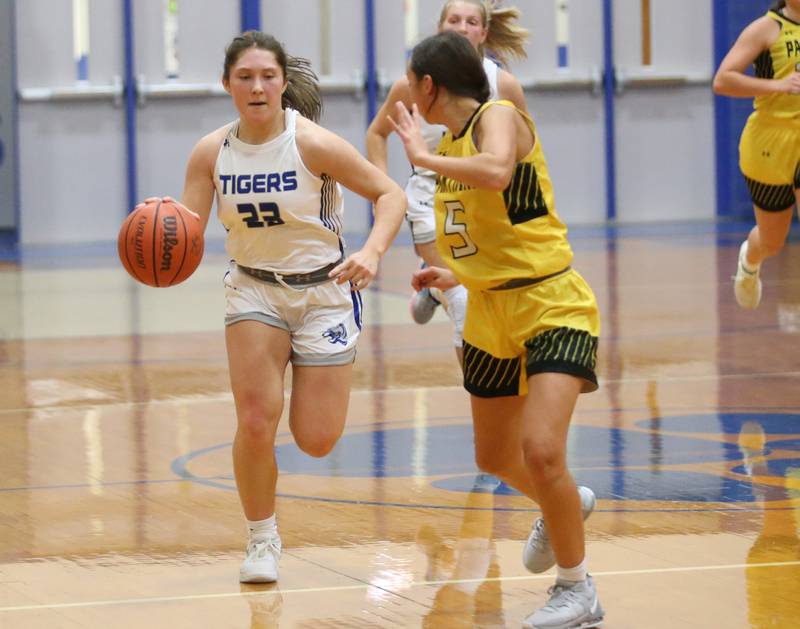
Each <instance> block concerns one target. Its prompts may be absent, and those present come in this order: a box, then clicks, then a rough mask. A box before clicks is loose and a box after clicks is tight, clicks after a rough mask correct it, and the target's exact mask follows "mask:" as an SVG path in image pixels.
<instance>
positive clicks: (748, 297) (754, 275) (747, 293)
mask: <svg viewBox="0 0 800 629" xmlns="http://www.w3.org/2000/svg"><path fill="white" fill-rule="evenodd" d="M746 251H747V241H746V240H745V241H744V242H743V243H742V246H741V247H739V260H738V262H737V263H736V275H734V277H733V292H734V294H735V295H736V302H737V303H738V304H739V305H740V306H741V307H742V308H747V309H748V310H752V309H753V308H757V307H758V304H759V303H760V302H761V278H759V276H758V273H759V269H756V270H755V271H752V272H751V271H748V270H746V269H745V268H744V261H745V256H746Z"/></svg>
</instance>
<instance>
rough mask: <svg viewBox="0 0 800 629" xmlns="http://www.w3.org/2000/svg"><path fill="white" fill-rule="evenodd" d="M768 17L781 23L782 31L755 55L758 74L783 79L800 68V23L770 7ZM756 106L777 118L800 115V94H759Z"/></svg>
mask: <svg viewBox="0 0 800 629" xmlns="http://www.w3.org/2000/svg"><path fill="white" fill-rule="evenodd" d="M767 17H769V18H771V19H773V20H775V21H776V22H777V23H778V24H779V25H780V28H781V32H780V34H779V35H778V39H776V40H775V42H774V43H773V44H772V45H771V46H770V47H769V49H768V50H765V51H764V52H762V53H761V54H760V55H759V56H758V57H757V58H756V60H755V62H754V64H753V65H754V67H755V75H756V77H757V78H759V79H784V78H786V77H787V76H789V75H790V74H792V73H793V72H795V71H800V24H798V23H797V22H793V21H792V20H790V19H789V18H787V17H786V16H784V15H783V14H781V13H779V12H777V11H768V12H767ZM753 106H754V107H755V108H756V110H757V111H759V112H763V113H765V114H769V115H771V116H775V117H777V118H800V97H799V96H797V95H796V94H767V95H764V96H756V98H755V100H754V101H753Z"/></svg>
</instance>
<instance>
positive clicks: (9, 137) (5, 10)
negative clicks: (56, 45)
mask: <svg viewBox="0 0 800 629" xmlns="http://www.w3.org/2000/svg"><path fill="white" fill-rule="evenodd" d="M12 15H13V6H12V3H11V0H0V229H12V228H14V227H15V226H16V212H17V209H16V204H17V200H16V197H17V165H16V160H15V157H16V134H15V126H16V115H15V107H14V99H15V98H16V96H15V94H14V50H13V45H14V37H13V35H14V31H13V20H12Z"/></svg>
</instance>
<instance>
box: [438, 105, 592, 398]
mask: <svg viewBox="0 0 800 629" xmlns="http://www.w3.org/2000/svg"><path fill="white" fill-rule="evenodd" d="M489 107H512V108H513V107H514V105H513V103H511V102H509V101H496V102H488V103H484V104H483V105H481V107H480V108H479V109H478V110H476V112H475V114H473V116H472V118H471V120H470V121H469V123H468V124H467V126H466V127H465V129H464V131H463V132H462V133H461V134H460V135H459V136H458V137H453V135H452V133H449V132H448V133H446V134H445V136H444V138H442V141H441V143H440V144H439V148H438V149H437V152H438V153H439V154H440V155H446V156H448V157H469V156H471V155H476V154H477V153H478V149H477V148H476V147H475V143H474V140H473V130H474V127H475V125H476V123H477V122H478V121H479V120H480V117H481V114H483V112H484V111H486V109H488V108H489ZM515 110H516V109H515ZM516 111H517V113H518V114H519V115H520V116H522V117H523V118H524V119H525V121H526V122H527V123H528V125H529V127H530V130H531V133H532V134H533V137H534V138H535V142H534V146H533V148H532V149H531V151H530V153H529V154H528V155H526V156H525V157H524V158H523V159H522V160H520V161H519V162H518V163H517V164H516V166H515V169H514V174H513V176H512V178H511V182H510V184H509V185H508V187H507V188H506V189H505V190H502V191H494V190H487V189H482V188H473V187H470V186H467V185H465V184H463V183H461V182H460V181H457V180H454V179H450V178H448V177H443V176H439V177H438V179H437V183H436V195H435V197H434V208H435V213H436V244H437V248H438V250H439V253H440V254H441V255H442V257H443V258H444V260H445V261H446V262H447V265H448V266H449V267H450V268H451V269H452V271H453V273H455V275H456V277H457V278H458V280H459V281H460V282H461V283H462V284H463V285H464V286H466V288H467V289H468V291H469V297H468V301H467V314H466V321H465V324H464V386H465V388H466V389H467V390H468V391H469V392H470V393H472V394H473V395H477V396H480V397H497V396H504V395H524V394H525V393H527V379H528V377H530V376H532V375H534V374H536V373H542V372H560V373H567V374H570V375H574V376H576V377H579V378H582V379H583V380H584V381H585V382H584V391H593V390H595V389H596V388H597V378H596V376H595V373H594V368H595V363H596V355H597V337H598V335H599V332H600V323H599V316H598V312H597V303H596V301H595V298H594V294H593V293H592V290H591V289H590V288H589V286H588V284H586V282H585V281H584V280H583V278H582V277H581V276H580V275H579V274H578V273H577V272H576V271H574V270H572V269H571V268H570V263H571V262H572V248H571V247H570V245H569V242H568V241H567V229H566V227H565V226H564V224H563V223H562V222H561V220H560V219H559V217H558V214H556V211H555V205H554V203H553V189H552V185H551V182H550V177H549V175H548V172H547V164H546V163H545V160H544V154H543V153H542V149H541V147H540V143H539V139H538V137H537V135H536V127H535V125H534V123H533V121H532V120H531V119H530V118H529V117H528V116H527V115H525V114H524V113H523V112H521V111H519V110H516Z"/></svg>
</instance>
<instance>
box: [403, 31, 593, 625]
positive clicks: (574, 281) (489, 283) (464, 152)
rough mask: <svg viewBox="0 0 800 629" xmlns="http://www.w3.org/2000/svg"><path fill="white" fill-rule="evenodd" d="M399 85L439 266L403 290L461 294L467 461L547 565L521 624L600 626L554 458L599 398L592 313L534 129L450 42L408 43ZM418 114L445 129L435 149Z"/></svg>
mask: <svg viewBox="0 0 800 629" xmlns="http://www.w3.org/2000/svg"><path fill="white" fill-rule="evenodd" d="M406 76H407V79H408V85H409V90H410V92H411V96H412V99H413V101H414V104H413V107H412V112H411V113H409V111H408V109H407V107H406V105H405V103H403V102H398V103H396V110H395V116H394V119H393V120H392V122H391V124H392V125H393V127H394V129H395V131H396V132H397V134H398V135H399V136H400V139H401V140H402V142H403V145H404V147H405V150H406V154H407V156H408V158H409V160H410V161H411V163H412V164H414V165H415V166H421V167H424V168H427V169H430V170H432V171H434V172H436V173H438V178H437V183H436V195H435V198H434V211H435V213H436V245H437V249H438V251H439V254H440V255H441V256H442V258H443V260H444V261H445V262H446V264H447V265H448V267H449V268H441V267H428V268H425V269H422V270H419V271H417V272H416V273H415V274H414V280H413V283H414V288H416V289H420V288H423V287H426V286H427V287H431V286H433V287H437V288H440V289H447V288H450V287H451V286H453V285H455V284H456V283H459V282H460V283H461V284H463V285H464V286H466V288H467V290H468V301H467V314H466V319H465V325H464V364H463V367H464V386H465V388H466V389H467V391H469V393H470V394H471V404H472V421H473V429H474V433H475V458H476V462H477V465H478V467H479V468H480V469H482V470H484V471H485V472H488V473H490V474H493V475H495V476H497V477H498V478H500V479H502V480H503V481H505V482H506V483H507V484H509V485H510V486H512V487H514V488H515V489H516V490H518V491H519V492H521V493H523V494H524V495H526V496H528V497H529V498H531V499H532V500H535V501H536V502H538V503H539V506H540V507H541V509H542V513H543V518H544V519H543V522H542V526H541V527H534V530H533V531H532V532H531V537H530V538H529V540H528V544H526V550H527V549H528V548H530V553H529V555H528V556H527V557H526V556H525V553H524V554H523V557H524V559H525V560H526V561H525V563H526V565H527V566H528V567H529V569H530V568H531V566H534V567H535V568H537V569H542V568H543V569H547V568H549V567H550V566H551V565H552V563H553V562H555V563H557V566H558V568H557V570H558V572H557V579H556V583H555V585H554V586H553V587H552V588H551V589H550V599H549V601H548V602H547V604H546V605H545V606H544V607H542V608H541V609H539V610H537V611H536V612H535V613H533V614H531V615H530V616H529V617H528V618H527V619H526V620H525V622H524V625H523V626H524V627H527V628H529V629H544V628H547V629H573V628H574V629H577V628H581V629H586V628H588V627H600V626H602V623H603V610H602V608H601V606H600V601H599V599H598V596H597V591H596V589H595V585H594V582H593V580H592V578H591V577H590V576H589V575H588V572H587V562H586V552H585V540H584V529H583V520H584V518H585V517H586V516H587V515H588V514H589V513H591V510H592V509H593V507H594V494H592V493H591V491H589V492H588V495H587V500H586V502H584V496H583V494H582V492H579V491H578V489H577V488H576V486H575V483H574V481H573V479H572V475H571V474H570V472H569V470H568V469H567V460H566V459H567V457H566V452H567V433H568V429H569V424H570V420H571V417H572V413H573V410H574V407H575V404H576V402H577V399H578V395H579V394H580V393H582V392H589V391H594V390H595V389H597V378H596V375H595V371H594V369H595V364H596V360H597V340H598V335H599V332H600V322H599V314H598V309H597V303H596V301H595V298H594V294H593V293H592V291H591V289H590V288H589V286H588V285H587V284H586V282H585V281H584V280H583V278H581V276H580V275H579V274H578V273H577V272H576V271H574V270H573V269H572V268H571V266H570V265H571V263H572V249H571V247H570V245H569V242H568V241H567V237H566V231H567V230H566V227H565V226H564V224H563V223H562V222H561V220H560V219H559V217H558V214H557V213H556V210H555V205H554V202H553V190H552V185H551V182H550V178H549V175H548V172H547V164H546V163H545V160H544V154H543V152H542V148H541V146H540V142H539V137H538V136H537V134H536V128H535V126H534V124H533V121H532V120H531V119H530V117H528V116H527V114H525V113H524V112H522V111H521V110H519V109H518V108H516V107H515V106H514V104H513V103H511V102H509V101H495V102H491V101H490V102H487V99H488V97H489V85H488V81H487V80H486V74H485V72H484V71H483V66H482V62H481V58H480V57H479V55H478V54H477V52H476V51H475V49H474V47H472V46H471V45H470V43H469V42H468V41H467V40H466V39H465V38H464V37H462V36H460V35H459V34H457V33H453V32H443V33H440V34H438V35H435V36H433V37H429V38H428V39H426V40H424V41H422V42H421V43H420V44H418V45H417V46H416V47H415V48H414V50H413V52H412V55H411V61H410V63H409V68H408V72H407V75H406ZM421 117H424V118H425V120H426V121H427V122H429V123H438V124H443V125H445V126H446V127H447V129H448V132H447V133H446V134H445V136H444V138H443V139H442V141H441V143H440V145H439V148H438V149H437V152H436V153H431V151H430V150H429V148H428V145H427V143H426V142H425V138H424V136H423V134H422V132H421V124H420V121H421ZM545 526H546V528H545ZM531 538H533V543H531Z"/></svg>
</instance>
